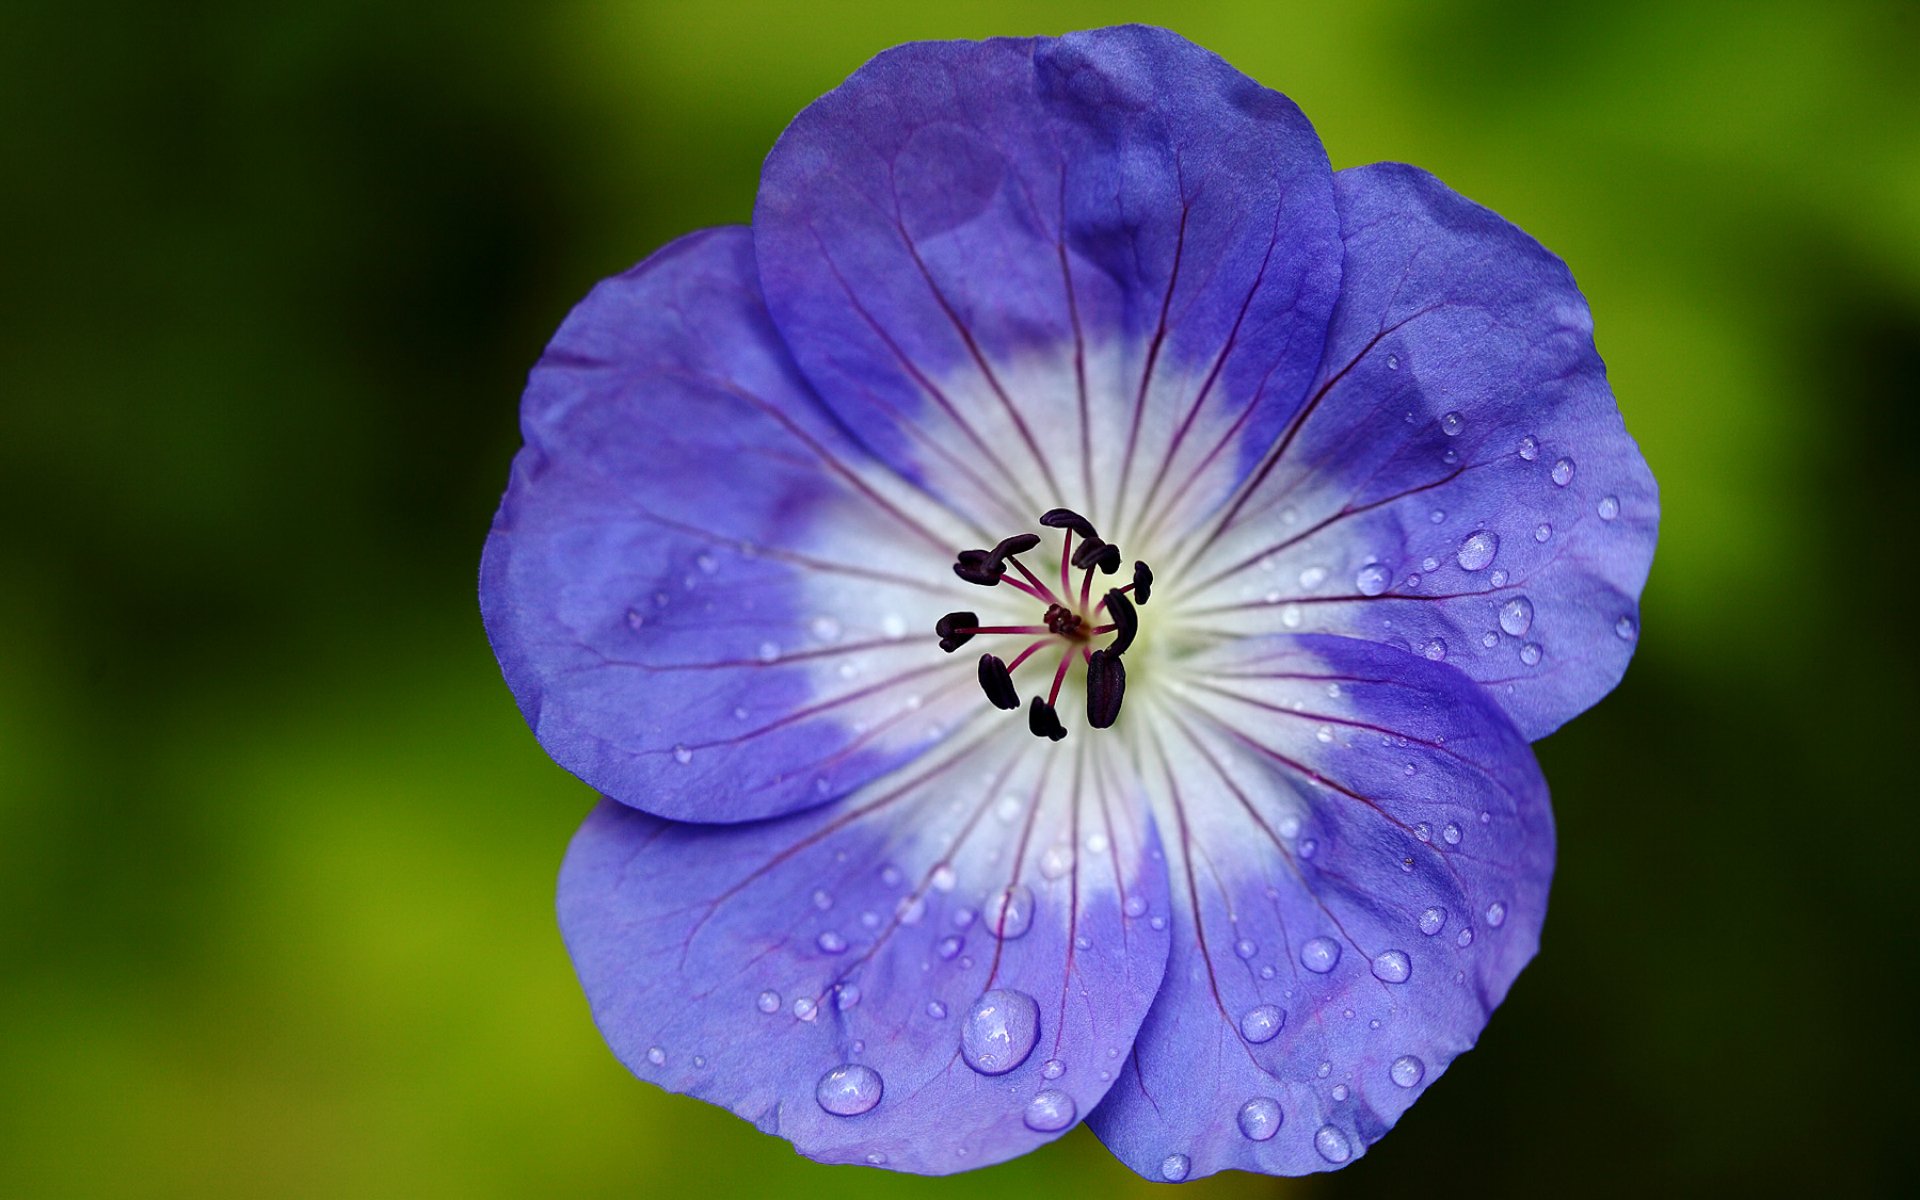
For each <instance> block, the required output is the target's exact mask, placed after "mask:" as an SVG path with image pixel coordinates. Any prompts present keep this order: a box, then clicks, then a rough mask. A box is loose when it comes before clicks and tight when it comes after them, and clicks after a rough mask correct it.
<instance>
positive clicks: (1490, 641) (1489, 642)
mask: <svg viewBox="0 0 1920 1200" xmlns="http://www.w3.org/2000/svg"><path fill="white" fill-rule="evenodd" d="M1480 644H1481V645H1482V646H1485V647H1486V648H1487V649H1489V650H1491V649H1493V648H1494V647H1495V646H1498V645H1499V644H1500V635H1499V634H1497V633H1495V632H1494V631H1493V630H1491V629H1489V630H1487V631H1486V632H1485V633H1483V634H1481V635H1480Z"/></svg>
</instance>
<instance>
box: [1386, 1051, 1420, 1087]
mask: <svg viewBox="0 0 1920 1200" xmlns="http://www.w3.org/2000/svg"><path fill="white" fill-rule="evenodd" d="M1387 1074H1388V1075H1389V1076H1390V1077H1391V1078H1392V1079H1393V1081H1394V1082H1395V1083H1397V1084H1399V1085H1400V1086H1401V1087H1403V1088H1410V1087H1412V1086H1413V1085H1414V1084H1416V1083H1419V1082H1420V1081H1421V1079H1423V1078H1425V1077H1426V1074H1427V1064H1425V1063H1423V1062H1421V1061H1420V1060H1419V1059H1417V1058H1415V1057H1414V1056H1413V1055H1411V1054H1402V1055H1401V1056H1400V1057H1399V1058H1396V1059H1394V1060H1393V1065H1392V1066H1390V1067H1388V1068H1387Z"/></svg>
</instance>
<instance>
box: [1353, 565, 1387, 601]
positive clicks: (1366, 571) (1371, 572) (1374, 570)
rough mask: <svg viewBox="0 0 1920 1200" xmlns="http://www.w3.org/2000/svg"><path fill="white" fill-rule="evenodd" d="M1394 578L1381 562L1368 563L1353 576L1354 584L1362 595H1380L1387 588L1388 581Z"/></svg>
mask: <svg viewBox="0 0 1920 1200" xmlns="http://www.w3.org/2000/svg"><path fill="white" fill-rule="evenodd" d="M1392 578H1393V576H1392V575H1390V574H1389V573H1388V571H1387V569H1386V568H1385V567H1383V566H1381V565H1380V564H1379V563H1368V564H1367V565H1366V566H1364V567H1361V568H1360V573H1359V574H1357V575H1355V576H1354V577H1353V586H1354V587H1356V588H1358V589H1359V590H1360V594H1361V595H1362V596H1378V595H1379V594H1380V593H1382V592H1384V591H1386V590H1387V583H1388V581H1389V580H1391V579H1392Z"/></svg>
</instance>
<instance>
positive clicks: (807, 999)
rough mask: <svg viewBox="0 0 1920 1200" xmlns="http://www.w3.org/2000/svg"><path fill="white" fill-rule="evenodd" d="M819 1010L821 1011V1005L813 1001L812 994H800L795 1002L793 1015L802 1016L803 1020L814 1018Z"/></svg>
mask: <svg viewBox="0 0 1920 1200" xmlns="http://www.w3.org/2000/svg"><path fill="white" fill-rule="evenodd" d="M819 1011H820V1006H819V1005H818V1004H815V1003H814V1002H813V997H811V996H800V997H798V998H796V999H795V1000H794V1002H793V1015H794V1016H796V1017H798V1018H800V1019H801V1020H802V1021H811V1020H813V1018H814V1016H815V1015H816V1014H818V1013H819Z"/></svg>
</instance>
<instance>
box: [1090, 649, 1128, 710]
mask: <svg viewBox="0 0 1920 1200" xmlns="http://www.w3.org/2000/svg"><path fill="white" fill-rule="evenodd" d="M1126 690H1127V667H1126V664H1125V663H1123V662H1121V661H1120V656H1119V655H1118V654H1116V653H1115V652H1114V651H1112V650H1109V649H1104V648H1103V649H1100V650H1095V651H1094V652H1093V653H1092V654H1091V655H1090V656H1088V658H1087V724H1089V725H1091V726H1093V727H1094V728H1095V729H1106V728H1108V727H1109V726H1111V725H1112V724H1113V723H1114V721H1115V720H1116V719H1117V718H1118V717H1119V716H1120V698H1121V697H1122V696H1123V695H1124V694H1125V693H1126Z"/></svg>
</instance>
